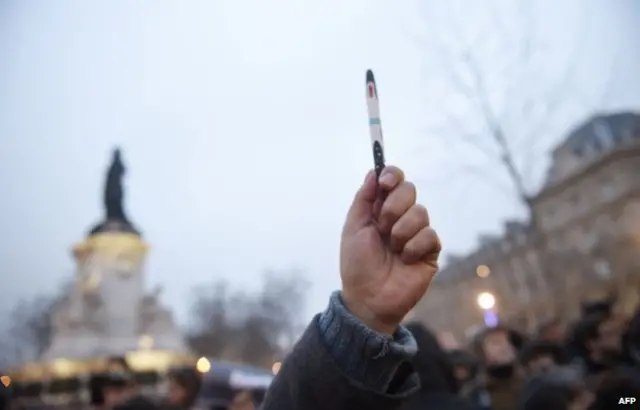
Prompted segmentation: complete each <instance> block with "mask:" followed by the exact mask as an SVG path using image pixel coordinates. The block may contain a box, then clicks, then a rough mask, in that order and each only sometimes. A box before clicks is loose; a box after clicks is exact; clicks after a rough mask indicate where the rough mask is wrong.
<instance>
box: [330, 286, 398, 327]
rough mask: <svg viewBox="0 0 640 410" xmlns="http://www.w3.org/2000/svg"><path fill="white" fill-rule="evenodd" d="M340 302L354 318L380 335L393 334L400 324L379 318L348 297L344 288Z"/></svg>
mask: <svg viewBox="0 0 640 410" xmlns="http://www.w3.org/2000/svg"><path fill="white" fill-rule="evenodd" d="M342 303H343V304H344V307H345V308H346V309H347V310H348V311H349V313H351V314H352V315H353V316H354V317H355V318H356V319H358V320H359V321H360V322H362V324H364V325H365V326H367V327H368V328H369V329H371V330H373V331H375V332H377V333H380V334H382V335H389V336H393V334H394V333H395V332H396V330H398V327H399V326H400V323H395V322H392V323H389V322H387V321H383V320H381V319H380V318H379V317H378V316H377V315H376V314H375V313H373V312H372V311H371V309H369V308H368V307H367V306H365V305H364V304H362V303H358V302H355V301H354V300H353V299H352V298H350V297H349V294H348V293H346V292H345V291H344V290H343V291H342Z"/></svg>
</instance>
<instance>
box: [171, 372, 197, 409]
mask: <svg viewBox="0 0 640 410" xmlns="http://www.w3.org/2000/svg"><path fill="white" fill-rule="evenodd" d="M168 381H169V392H168V397H167V399H168V400H167V401H168V404H169V406H170V407H171V408H174V409H176V410H178V409H183V410H185V409H190V408H192V406H193V404H194V403H195V400H196V397H197V396H198V393H199V392H200V387H201V385H202V378H201V376H200V374H199V373H198V372H197V371H196V370H195V369H193V368H191V367H185V368H178V369H173V370H171V371H170V372H169V374H168Z"/></svg>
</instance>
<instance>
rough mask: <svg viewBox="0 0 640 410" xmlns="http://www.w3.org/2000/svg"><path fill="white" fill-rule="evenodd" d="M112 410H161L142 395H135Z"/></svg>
mask: <svg viewBox="0 0 640 410" xmlns="http://www.w3.org/2000/svg"><path fill="white" fill-rule="evenodd" d="M113 409H114V410H159V409H161V407H160V406H158V405H157V404H156V403H155V402H154V401H153V400H151V399H150V398H148V397H145V396H142V395H135V396H133V397H130V398H129V399H127V400H125V401H124V402H122V403H120V404H118V405H116V406H115V407H114V408H113Z"/></svg>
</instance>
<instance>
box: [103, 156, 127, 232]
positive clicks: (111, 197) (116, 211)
mask: <svg viewBox="0 0 640 410" xmlns="http://www.w3.org/2000/svg"><path fill="white" fill-rule="evenodd" d="M124 173H125V168H124V164H123V163H122V159H121V158H120V149H117V148H116V149H115V150H114V151H113V160H112V161H111V166H110V167H109V171H108V173H107V182H106V185H105V190H104V205H105V208H106V210H107V221H114V220H117V221H123V222H126V221H127V217H126V215H125V214H124V208H123V207H122V201H123V198H124V191H123V189H122V177H123V176H124Z"/></svg>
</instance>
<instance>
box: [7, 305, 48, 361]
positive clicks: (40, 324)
mask: <svg viewBox="0 0 640 410" xmlns="http://www.w3.org/2000/svg"><path fill="white" fill-rule="evenodd" d="M55 302H56V298H55V296H48V295H37V296H35V297H32V298H30V299H23V300H21V301H20V302H18V304H17V305H16V306H14V308H13V309H12V310H11V312H10V314H9V320H10V321H9V326H8V329H7V334H6V337H5V340H4V344H5V345H6V348H7V349H8V350H7V351H6V353H7V354H6V356H8V357H7V358H6V361H8V362H11V363H13V364H15V363H20V362H24V361H29V360H37V359H38V358H40V356H41V355H42V354H43V353H44V351H45V350H46V349H47V347H49V344H50V342H51V338H52V335H53V328H52V321H51V319H52V311H53V306H54V305H55Z"/></svg>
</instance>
